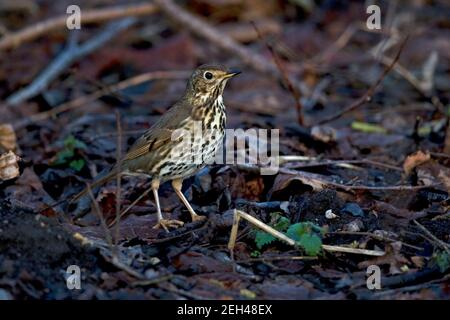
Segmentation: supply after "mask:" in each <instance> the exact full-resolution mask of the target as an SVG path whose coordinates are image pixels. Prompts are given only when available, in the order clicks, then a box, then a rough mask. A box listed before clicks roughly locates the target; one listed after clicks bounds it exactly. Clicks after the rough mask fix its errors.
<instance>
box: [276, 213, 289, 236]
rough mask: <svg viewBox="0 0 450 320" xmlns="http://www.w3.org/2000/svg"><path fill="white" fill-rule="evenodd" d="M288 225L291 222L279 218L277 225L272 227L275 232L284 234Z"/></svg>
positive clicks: (284, 218)
mask: <svg viewBox="0 0 450 320" xmlns="http://www.w3.org/2000/svg"><path fill="white" fill-rule="evenodd" d="M290 223H291V222H290V221H289V219H288V218H286V217H282V216H280V218H279V219H278V221H277V223H275V225H274V226H273V227H274V229H275V230H277V231H280V232H284V231H286V230H287V229H288V228H289V224H290Z"/></svg>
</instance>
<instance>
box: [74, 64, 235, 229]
mask: <svg viewBox="0 0 450 320" xmlns="http://www.w3.org/2000/svg"><path fill="white" fill-rule="evenodd" d="M239 73H240V72H239V71H232V70H228V69H226V68H225V67H223V66H214V65H203V66H200V67H198V68H197V69H196V70H195V71H194V72H193V73H192V75H191V77H190V79H189V81H188V84H187V86H186V90H185V92H184V95H183V96H182V98H181V99H180V100H179V101H178V102H176V103H175V104H174V105H173V106H172V107H171V108H170V109H169V110H167V112H166V113H164V114H163V115H162V117H161V118H160V119H159V120H158V121H157V122H156V123H155V124H154V125H153V126H152V127H151V128H150V129H149V130H147V131H146V132H145V133H144V134H143V135H142V136H141V137H140V138H139V139H138V140H137V141H136V142H135V143H134V144H133V145H132V146H131V148H130V149H129V151H128V152H127V154H126V155H125V157H123V159H122V160H121V161H120V164H116V165H115V166H114V167H113V168H112V169H111V170H110V171H109V172H107V173H106V174H100V175H99V176H98V177H97V178H96V179H95V180H94V182H93V183H92V188H95V187H97V186H99V185H101V184H103V183H105V182H107V181H109V180H111V179H113V178H115V177H116V176H117V175H118V174H123V175H133V174H145V175H148V176H150V178H151V189H152V191H153V195H154V198H155V204H156V209H157V216H158V223H157V225H156V226H155V228H158V227H163V228H164V229H165V230H166V231H167V229H168V227H178V226H181V225H183V222H181V221H178V220H168V219H164V218H163V216H162V213H161V207H160V204H159V197H158V188H159V185H160V184H161V183H163V182H165V181H169V180H172V186H173V188H174V190H175V192H176V194H177V195H178V197H179V198H180V199H181V201H182V202H183V203H184V205H185V206H186V207H187V209H188V211H189V213H190V214H191V217H192V220H193V221H196V220H202V219H204V217H202V216H199V215H197V214H196V213H195V211H194V210H193V209H192V207H191V205H190V204H189V202H188V200H187V199H186V197H185V196H184V195H183V193H182V191H181V187H182V183H183V179H185V178H187V177H189V176H192V175H194V174H195V173H196V172H197V171H198V170H200V169H201V168H202V167H204V166H205V165H206V164H207V163H208V162H209V161H210V160H211V159H212V158H213V157H214V156H215V154H216V150H217V148H218V147H219V146H220V145H221V144H222V138H223V135H224V129H225V121H226V113H225V105H224V104H223V99H222V93H223V91H224V88H225V85H226V83H227V81H228V80H229V79H230V78H231V77H233V76H235V75H237V74H239ZM196 127H200V128H201V132H202V136H201V137H200V138H198V137H195V136H194V135H193V136H191V137H190V142H191V143H190V144H187V145H188V146H189V147H188V148H186V139H182V138H183V137H180V135H178V136H177V135H174V133H175V132H176V131H179V130H185V131H186V132H192V131H193V130H194V128H196ZM175 149H178V152H177V153H174V152H173V151H174V150H175ZM196 160H197V161H196ZM86 194H87V190H84V191H82V192H80V193H79V194H77V195H76V196H75V197H74V198H73V199H72V202H73V201H74V200H76V199H80V198H81V197H82V196H84V197H86Z"/></svg>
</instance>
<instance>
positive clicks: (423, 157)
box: [403, 150, 430, 176]
mask: <svg viewBox="0 0 450 320" xmlns="http://www.w3.org/2000/svg"><path fill="white" fill-rule="evenodd" d="M429 160H430V154H429V153H424V152H422V151H420V150H419V151H417V152H416V153H413V154H411V155H409V156H407V157H406V159H405V162H403V170H404V171H405V174H406V175H407V176H409V175H410V174H411V171H412V170H413V169H414V168H415V167H417V166H420V165H421V164H424V163H425V162H427V161H429Z"/></svg>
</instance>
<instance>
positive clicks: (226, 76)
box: [224, 70, 241, 79]
mask: <svg viewBox="0 0 450 320" xmlns="http://www.w3.org/2000/svg"><path fill="white" fill-rule="evenodd" d="M240 73H241V72H240V71H239V70H230V71H228V72H227V73H226V74H225V76H224V78H225V79H228V78H232V77H234V76H237V75H238V74H240Z"/></svg>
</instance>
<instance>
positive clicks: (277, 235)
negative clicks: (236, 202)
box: [228, 209, 385, 257]
mask: <svg viewBox="0 0 450 320" xmlns="http://www.w3.org/2000/svg"><path fill="white" fill-rule="evenodd" d="M241 217H242V218H244V219H245V220H247V221H248V222H250V223H251V224H253V225H254V226H256V227H258V228H260V229H261V230H263V231H265V232H267V233H269V234H271V235H272V236H274V237H275V238H277V239H278V240H281V241H283V242H286V243H287V244H288V245H290V246H293V247H294V248H297V247H298V246H297V243H296V242H295V240H293V239H291V238H289V237H288V236H286V235H285V234H284V233H282V232H280V231H278V230H275V229H274V228H272V227H271V226H269V225H267V224H265V223H264V222H262V221H260V220H258V219H256V218H255V217H253V216H251V215H249V214H248V213H246V212H243V211H240V210H236V209H235V210H234V216H233V227H232V228H231V234H230V240H229V241H228V250H230V252H233V249H234V245H235V243H236V237H237V231H238V228H239V219H240V218H241ZM322 249H323V250H325V251H329V252H343V253H355V254H363V255H368V256H376V257H380V256H384V255H385V252H384V251H378V250H367V249H356V248H350V247H342V246H331V245H326V244H323V245H322Z"/></svg>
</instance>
